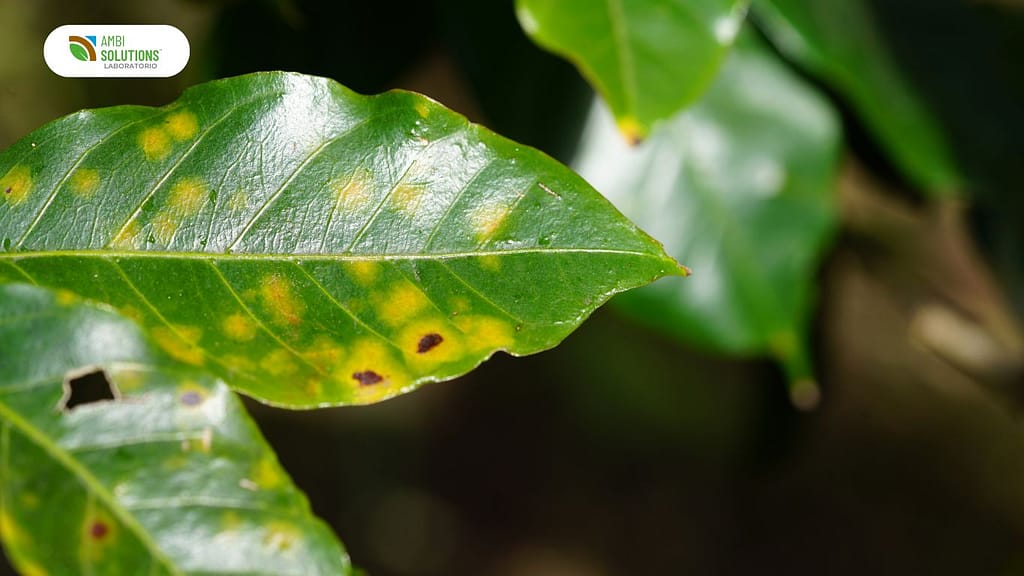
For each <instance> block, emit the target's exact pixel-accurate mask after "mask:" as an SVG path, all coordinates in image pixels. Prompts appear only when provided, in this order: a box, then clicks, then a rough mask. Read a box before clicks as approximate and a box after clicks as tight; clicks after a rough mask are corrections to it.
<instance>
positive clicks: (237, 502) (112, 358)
mask: <svg viewBox="0 0 1024 576" xmlns="http://www.w3.org/2000/svg"><path fill="white" fill-rule="evenodd" d="M0 346H2V347H3V350H4V353H3V355H2V356H0V534H2V536H3V543H4V546H5V548H6V552H7V556H8V558H10V559H11V560H12V561H13V563H14V565H15V566H16V567H17V568H18V569H19V571H20V572H21V573H22V574H303V575H305V574H325V575H332V576H333V575H339V574H340V575H344V574H348V571H349V564H348V558H347V557H346V555H345V553H344V551H343V550H342V548H341V546H340V544H339V543H338V542H337V540H336V539H335V538H334V536H333V534H332V533H331V532H330V530H329V529H328V528H327V527H326V526H325V525H324V524H323V523H321V522H320V521H319V520H317V519H316V518H315V517H313V515H312V514H311V513H310V509H309V505H308V503H307V501H306V498H305V496H304V495H303V494H302V493H301V492H299V491H298V490H297V489H296V488H295V486H294V485H293V484H292V482H291V480H290V479H289V478H288V476H287V475H286V474H285V472H284V471H283V470H282V469H281V467H280V465H279V464H278V463H277V460H276V458H275V456H274V454H273V452H271V450H270V448H269V447H268V446H267V444H266V442H265V441H264V440H263V439H262V438H261V437H260V434H259V432H258V431H257V430H256V427H255V426H254V425H253V423H252V421H251V420H250V419H249V417H248V416H247V415H246V414H245V411H244V409H243V408H242V406H241V405H240V403H239V401H238V399H237V397H235V395H234V394H233V393H232V392H231V391H230V390H228V388H227V387H226V386H225V385H224V384H223V383H222V382H220V381H218V380H216V379H214V378H211V377H209V376H207V375H205V374H202V373H200V372H197V371H195V370H193V369H190V368H188V367H187V366H182V365H180V364H178V363H176V362H173V361H170V360H169V359H167V358H166V357H165V356H163V355H162V354H161V353H159V351H158V350H154V349H153V348H151V347H150V345H149V344H148V343H147V342H146V341H145V340H144V338H143V335H142V334H141V332H140V331H139V329H138V327H137V326H136V325H135V324H133V323H132V322H131V321H129V320H127V319H125V318H123V317H121V316H119V315H117V314H115V313H113V312H111V311H109V310H107V309H104V308H99V307H97V306H95V305H91V304H87V303H83V302H81V301H79V300H78V299H77V298H76V297H75V296H73V295H71V294H70V293H68V292H57V293H55V292H51V291H49V290H44V289H41V288H36V287H32V286H27V285H17V284H8V285H4V286H0ZM93 370H102V371H103V372H104V373H105V374H106V378H107V379H108V381H109V382H110V384H111V385H112V388H113V389H114V390H116V392H117V397H116V398H115V399H114V400H108V401H102V402H94V403H89V404H78V405H76V406H74V407H73V408H67V407H66V400H67V398H66V396H65V395H66V394H67V389H70V388H71V384H70V382H71V380H72V379H73V377H74V375H75V374H84V373H86V372H90V371H93Z"/></svg>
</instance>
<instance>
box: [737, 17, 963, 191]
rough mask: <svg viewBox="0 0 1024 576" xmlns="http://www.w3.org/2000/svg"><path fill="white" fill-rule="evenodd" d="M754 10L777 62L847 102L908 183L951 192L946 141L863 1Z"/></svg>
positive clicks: (952, 163) (956, 178) (954, 175)
mask: <svg viewBox="0 0 1024 576" xmlns="http://www.w3.org/2000/svg"><path fill="white" fill-rule="evenodd" d="M755 10H756V12H755V13H756V15H757V16H758V22H759V23H761V24H762V26H763V27H764V29H765V31H766V32H767V34H768V36H769V38H770V39H771V40H772V42H773V43H774V44H775V45H776V46H777V47H778V48H779V50H781V51H782V53H783V54H784V55H786V56H787V57H788V58H791V59H793V60H795V61H797V62H799V63H800V64H802V65H803V66H805V67H806V68H807V69H809V70H811V71H812V72H814V73H815V74H817V75H819V76H821V77H822V78H823V79H824V80H825V81H826V82H828V83H829V84H831V85H832V86H833V87H834V88H835V89H836V90H838V91H839V92H840V93H841V94H842V95H843V96H844V97H845V98H847V99H848V100H849V102H850V104H851V105H852V106H853V107H854V109H856V111H857V113H858V114H859V115H860V116H861V117H862V119H863V120H864V122H865V123H866V124H867V126H868V128H869V130H870V131H871V132H873V133H874V136H875V137H876V138H877V139H878V141H879V144H880V145H881V146H882V148H884V149H885V151H886V152H887V153H888V155H889V156H890V157H891V158H892V160H893V162H894V163H895V165H896V166H897V167H898V168H899V169H900V170H901V171H902V172H903V173H904V174H905V176H906V177H907V178H908V179H909V180H911V181H912V182H913V183H914V184H915V185H917V186H919V187H921V188H922V189H923V190H924V191H925V192H928V193H931V194H936V195H946V194H951V193H954V192H956V191H957V190H958V188H959V187H960V186H961V184H962V179H963V178H962V176H961V174H960V170H959V167H958V166H957V163H956V160H955V158H954V155H953V151H952V149H951V146H950V142H949V141H947V139H946V138H947V137H946V134H945V133H944V132H943V128H942V126H941V125H940V124H939V122H938V120H937V118H936V117H935V116H934V114H933V113H932V111H931V110H930V108H929V106H928V103H927V102H926V101H924V100H923V99H922V97H921V96H920V94H919V93H918V91H917V89H916V87H915V86H914V85H913V83H912V82H911V81H910V80H909V78H908V77H907V76H906V75H905V74H904V72H903V71H902V70H900V67H899V65H898V63H897V62H896V61H895V60H894V57H893V55H892V53H891V52H890V50H889V48H888V47H887V46H886V43H885V39H884V37H883V35H882V32H881V31H880V30H879V29H878V25H877V24H876V22H875V20H874V17H873V15H872V13H871V9H870V7H869V6H868V5H867V4H866V3H865V2H864V1H863V0H759V2H757V3H756V4H755Z"/></svg>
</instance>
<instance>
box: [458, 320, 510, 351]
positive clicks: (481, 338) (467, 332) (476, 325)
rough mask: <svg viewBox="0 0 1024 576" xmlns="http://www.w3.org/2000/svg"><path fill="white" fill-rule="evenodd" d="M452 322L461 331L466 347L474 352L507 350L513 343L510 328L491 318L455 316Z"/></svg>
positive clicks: (505, 323)
mask: <svg viewBox="0 0 1024 576" xmlns="http://www.w3.org/2000/svg"><path fill="white" fill-rule="evenodd" d="M452 322H453V323H454V324H455V325H456V326H457V327H458V328H459V330H462V333H463V334H464V338H465V341H466V347H467V348H469V349H470V350H472V351H474V352H483V353H489V352H493V351H495V350H507V349H508V348H509V347H510V346H512V344H513V342H514V334H515V332H514V330H513V328H512V326H511V325H509V323H508V322H504V321H502V320H499V319H497V318H493V317H491V316H479V315H464V316H456V317H455V318H453V319H452Z"/></svg>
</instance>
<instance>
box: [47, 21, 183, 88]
mask: <svg viewBox="0 0 1024 576" xmlns="http://www.w3.org/2000/svg"><path fill="white" fill-rule="evenodd" d="M189 53H190V48H189V44H188V38H186V37H185V35H184V34H182V32H181V30H178V29H177V28H175V27H174V26H168V25H165V24H156V25H149V24H132V25H123V26H122V25H111V24H102V25H75V24H69V25H65V26H59V27H57V28H56V29H54V31H53V32H50V35H49V36H47V37H46V43H45V44H43V59H44V60H46V65H47V66H49V67H50V70H53V71H54V73H56V74H58V75H60V76H64V77H65V78H169V77H171V76H174V75H175V74H177V73H178V72H181V71H182V70H183V69H184V68H185V65H186V64H188V58H189Z"/></svg>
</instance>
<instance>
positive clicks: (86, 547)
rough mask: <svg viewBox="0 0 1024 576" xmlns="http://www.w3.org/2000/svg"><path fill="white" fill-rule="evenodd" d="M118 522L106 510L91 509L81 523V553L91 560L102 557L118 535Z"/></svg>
mask: <svg viewBox="0 0 1024 576" xmlns="http://www.w3.org/2000/svg"><path fill="white" fill-rule="evenodd" d="M118 528H119V526H118V524H117V523H116V522H115V521H114V519H113V518H112V517H111V515H110V514H108V513H107V512H106V511H103V510H98V509H95V508H94V509H93V510H91V513H89V514H86V516H85V522H84V523H83V524H82V532H83V534H82V553H83V555H85V557H86V558H88V559H89V560H92V561H98V560H100V559H102V558H103V556H104V555H105V554H106V552H107V550H108V549H109V548H110V547H111V546H113V545H114V543H115V542H116V540H117V537H118Z"/></svg>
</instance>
